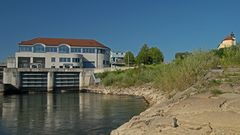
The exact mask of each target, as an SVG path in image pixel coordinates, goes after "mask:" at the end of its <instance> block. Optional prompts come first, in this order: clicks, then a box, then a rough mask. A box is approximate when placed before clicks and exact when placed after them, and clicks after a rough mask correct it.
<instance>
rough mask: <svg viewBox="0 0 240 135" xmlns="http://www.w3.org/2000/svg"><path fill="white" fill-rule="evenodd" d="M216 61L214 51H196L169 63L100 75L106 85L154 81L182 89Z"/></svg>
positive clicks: (160, 86) (166, 88)
mask: <svg viewBox="0 0 240 135" xmlns="http://www.w3.org/2000/svg"><path fill="white" fill-rule="evenodd" d="M216 62H217V57H215V56H214V54H213V53H209V52H196V53H193V54H192V55H191V56H188V57H186V58H185V59H183V60H176V61H173V62H171V63H169V64H160V65H150V66H140V67H138V68H135V69H129V70H126V71H115V72H106V73H101V74H99V75H98V76H99V77H100V78H101V79H102V84H103V85H104V86H116V87H129V86H135V85H141V84H145V83H152V84H153V86H154V87H156V88H158V89H160V90H163V91H167V92H170V91H172V90H177V91H181V90H184V89H186V88H188V87H189V86H191V85H193V84H194V83H196V82H197V81H198V80H199V79H201V78H202V77H203V76H204V75H205V74H206V73H207V72H208V70H209V69H210V68H212V67H214V66H216V65H217V64H216Z"/></svg>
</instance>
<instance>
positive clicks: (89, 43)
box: [19, 38, 108, 48]
mask: <svg viewBox="0 0 240 135" xmlns="http://www.w3.org/2000/svg"><path fill="white" fill-rule="evenodd" d="M36 43H42V44H45V45H46V46H58V45H60V44H68V45H70V46H78V47H101V48H108V47H106V46H105V45H103V44H101V43H99V42H97V41H96V40H91V39H67V38H34V39H31V40H27V41H22V42H20V43H19V45H34V44H36Z"/></svg>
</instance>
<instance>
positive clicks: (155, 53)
mask: <svg viewBox="0 0 240 135" xmlns="http://www.w3.org/2000/svg"><path fill="white" fill-rule="evenodd" d="M163 60H164V57H163V54H162V52H161V51H160V49H159V48H157V47H152V48H150V49H149V50H148V64H159V63H162V62H163Z"/></svg>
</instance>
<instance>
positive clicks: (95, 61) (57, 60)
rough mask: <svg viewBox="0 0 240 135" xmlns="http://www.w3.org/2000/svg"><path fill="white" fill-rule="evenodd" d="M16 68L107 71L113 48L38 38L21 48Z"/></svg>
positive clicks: (80, 40)
mask: <svg viewBox="0 0 240 135" xmlns="http://www.w3.org/2000/svg"><path fill="white" fill-rule="evenodd" d="M18 46H19V51H18V52H16V54H15V58H16V68H104V67H108V66H109V65H110V62H109V61H110V48H108V47H107V46H105V45H103V44H102V43H100V42H98V41H96V40H91V39H68V38H34V39H31V40H26V41H22V42H20V43H19V44H18Z"/></svg>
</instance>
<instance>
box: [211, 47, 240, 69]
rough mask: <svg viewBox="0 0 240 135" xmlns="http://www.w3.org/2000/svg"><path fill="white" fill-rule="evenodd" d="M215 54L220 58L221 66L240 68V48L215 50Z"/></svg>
mask: <svg viewBox="0 0 240 135" xmlns="http://www.w3.org/2000/svg"><path fill="white" fill-rule="evenodd" d="M212 52H214V54H215V55H216V56H218V57H219V58H220V64H221V65H223V66H239V65H240V46H239V45H236V46H232V47H229V48H222V49H219V50H213V51H212Z"/></svg>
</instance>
